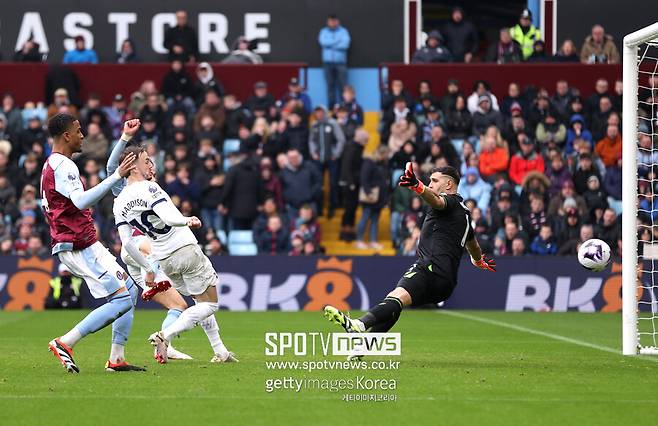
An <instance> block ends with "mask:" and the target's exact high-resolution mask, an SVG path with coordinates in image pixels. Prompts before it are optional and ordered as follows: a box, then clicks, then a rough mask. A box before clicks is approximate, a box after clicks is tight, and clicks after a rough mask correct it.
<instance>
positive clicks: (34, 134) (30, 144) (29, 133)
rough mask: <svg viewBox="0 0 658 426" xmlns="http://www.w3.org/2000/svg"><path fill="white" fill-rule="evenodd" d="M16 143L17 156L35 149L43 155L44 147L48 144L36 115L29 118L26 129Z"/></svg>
mask: <svg viewBox="0 0 658 426" xmlns="http://www.w3.org/2000/svg"><path fill="white" fill-rule="evenodd" d="M18 142H19V143H18V146H16V145H15V147H16V148H19V149H16V150H15V151H16V154H17V155H18V156H20V155H21V154H28V153H30V152H33V151H34V150H35V148H37V150H39V151H40V152H41V153H42V154H43V150H44V147H45V146H46V143H47V142H48V135H47V134H46V131H45V130H44V129H43V126H42V124H41V120H40V119H39V116H38V115H33V116H31V117H30V118H29V120H28V122H27V128H26V129H25V130H23V131H22V132H21V134H20V136H19V137H18ZM12 151H14V150H12Z"/></svg>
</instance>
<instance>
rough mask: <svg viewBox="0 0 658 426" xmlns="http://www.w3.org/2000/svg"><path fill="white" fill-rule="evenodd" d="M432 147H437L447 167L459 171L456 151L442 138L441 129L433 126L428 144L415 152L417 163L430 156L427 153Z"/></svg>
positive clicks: (446, 139) (445, 138) (448, 141)
mask: <svg viewBox="0 0 658 426" xmlns="http://www.w3.org/2000/svg"><path fill="white" fill-rule="evenodd" d="M434 145H436V146H438V148H439V150H440V155H441V156H442V157H444V158H445V159H446V161H447V162H448V165H450V166H452V167H454V168H455V169H457V170H459V166H460V161H459V154H457V150H456V149H455V147H454V146H453V145H452V143H451V142H450V140H448V138H447V137H445V136H444V134H443V127H441V126H435V127H434V128H432V131H431V133H430V140H429V141H428V143H427V144H424V145H423V146H421V147H420V148H419V149H418V150H417V154H418V160H419V162H424V161H425V160H426V158H427V156H428V155H430V154H431V153H430V152H428V151H431V150H432V147H433V146H434ZM403 168H404V167H403Z"/></svg>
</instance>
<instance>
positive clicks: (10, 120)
mask: <svg viewBox="0 0 658 426" xmlns="http://www.w3.org/2000/svg"><path fill="white" fill-rule="evenodd" d="M177 18H178V19H179V25H178V26H177V27H173V28H172V29H171V30H170V32H168V33H167V35H166V37H165V42H166V44H167V43H168V44H167V47H168V48H169V49H170V58H169V59H170V61H171V68H170V70H169V72H168V73H167V74H166V75H165V76H164V78H163V79H162V81H158V82H155V81H150V80H148V81H144V82H143V84H142V85H141V87H139V88H136V90H135V92H134V93H133V94H132V95H131V96H130V98H129V99H128V98H124V96H122V95H121V94H117V95H116V96H115V97H114V99H113V102H112V104H111V105H101V102H100V99H99V97H98V96H96V95H94V94H93V93H92V94H90V95H89V97H88V98H87V99H86V100H84V102H78V101H76V100H74V99H72V98H71V96H70V94H71V92H72V91H74V90H75V84H74V83H75V82H74V81H73V82H72V83H71V84H70V85H67V84H63V85H61V86H58V87H52V89H53V90H52V96H51V97H52V99H47V100H46V104H43V103H41V102H38V101H37V100H35V101H36V102H28V103H26V104H25V105H23V106H19V105H16V103H15V102H14V98H13V97H12V95H11V94H5V95H4V97H3V98H2V109H1V112H0V206H1V207H0V208H1V209H2V213H3V221H2V222H1V223H0V254H20V255H24V254H28V255H30V254H35V255H47V254H48V253H49V236H48V227H47V225H46V224H45V222H44V217H43V214H42V213H41V210H40V200H39V198H40V197H39V194H38V193H37V191H38V188H39V179H40V174H41V173H40V170H41V166H42V164H43V162H44V160H45V158H46V157H47V156H48V155H49V153H50V145H49V143H50V142H49V137H48V135H47V133H46V131H45V130H44V125H45V123H46V121H47V119H48V117H50V116H52V115H53V114H55V113H57V112H69V113H71V114H74V115H75V116H77V117H79V119H80V121H81V124H82V126H83V129H84V133H85V134H86V141H85V143H84V146H83V153H82V155H81V156H80V157H79V158H78V159H77V162H78V164H79V165H80V169H81V171H82V176H83V179H84V181H85V183H86V185H87V186H93V185H95V184H97V183H98V182H99V181H100V180H101V179H103V178H104V177H105V176H106V171H105V162H106V160H107V157H108V154H109V151H110V150H111V149H112V146H113V142H114V141H115V140H116V139H117V138H118V137H119V136H120V133H121V126H122V123H123V121H125V120H126V119H129V118H133V117H137V118H140V119H141V122H142V126H141V129H140V130H139V133H138V134H137V136H136V137H135V138H134V141H135V142H137V143H141V144H144V145H145V146H146V147H147V150H148V153H149V155H150V156H151V158H152V159H153V160H154V163H155V164H156V165H157V169H158V181H159V183H160V184H161V185H162V187H163V188H164V189H165V190H166V191H167V192H168V193H169V194H170V195H171V197H172V199H173V200H174V202H175V203H176V204H177V205H178V206H179V208H180V209H181V211H182V212H183V213H184V214H186V215H191V214H196V215H199V216H200V217H201V218H202V220H203V222H204V223H205V225H206V226H205V227H204V228H203V231H202V232H199V233H198V235H197V237H198V239H199V241H200V242H201V243H202V244H203V246H204V247H205V251H206V252H207V253H208V254H209V255H218V254H226V253H227V252H228V250H227V240H226V235H227V233H228V232H229V231H231V230H251V231H252V232H253V242H254V244H255V246H256V247H257V251H258V252H259V253H270V254H289V255H309V254H314V253H319V252H321V251H322V237H321V229H320V225H319V222H318V216H320V215H323V214H326V215H327V216H329V217H333V216H334V214H335V212H336V210H337V209H339V208H342V209H343V216H342V219H341V220H342V222H341V225H342V231H341V239H344V240H346V241H355V245H356V246H357V247H358V248H366V247H368V246H370V247H372V248H376V249H379V248H381V244H380V243H379V240H378V237H377V229H378V223H379V219H380V214H381V213H382V211H390V215H391V217H390V224H391V229H390V232H391V237H392V240H393V244H394V245H395V247H396V249H397V251H398V253H399V254H402V255H409V256H412V255H414V254H415V249H416V245H417V243H418V238H419V236H420V226H421V224H422V221H423V218H424V214H425V212H424V206H423V204H422V202H421V201H420V199H419V198H418V197H416V196H415V195H414V194H413V193H412V192H410V191H408V190H406V189H403V188H400V187H398V186H397V185H396V182H397V179H398V177H399V176H400V174H401V173H402V169H403V168H404V165H405V164H406V162H409V161H410V162H412V163H413V164H414V168H415V170H416V171H417V173H418V175H419V176H420V175H422V176H423V179H425V181H426V182H427V180H426V179H427V174H428V172H429V170H430V169H431V168H432V167H433V166H441V165H451V166H454V167H456V168H457V169H458V170H460V172H461V175H462V180H461V182H460V185H459V193H460V194H461V195H462V196H463V198H464V200H465V204H466V205H467V206H468V207H469V208H470V209H471V212H472V220H473V227H474V229H475V231H476V234H477V236H478V239H479V241H480V244H481V245H482V247H483V249H484V251H485V252H487V253H490V254H494V255H497V256H499V255H512V256H519V255H524V254H536V255H564V254H575V253H576V250H577V247H578V245H579V243H580V242H582V241H584V240H586V239H589V238H592V237H597V238H601V239H603V240H605V241H607V242H608V243H609V244H610V246H611V247H612V248H613V251H614V252H616V253H617V254H619V250H620V239H621V233H620V221H619V215H620V214H621V116H620V112H621V97H622V84H621V81H619V80H618V81H614V82H609V81H607V80H605V79H599V80H597V81H596V82H592V83H593V84H594V87H595V92H594V94H593V95H591V96H589V97H587V98H582V97H581V96H580V94H579V93H578V91H577V90H575V89H574V88H571V87H570V86H569V83H568V81H567V80H566V79H565V80H560V81H558V82H557V85H556V87H555V88H536V87H533V86H528V87H520V86H519V85H518V84H516V83H511V84H510V85H509V87H508V90H507V93H495V94H494V93H492V91H491V89H490V87H489V84H488V83H487V81H486V80H480V81H478V82H476V83H475V84H474V85H473V87H463V86H462V85H461V84H460V82H459V81H458V80H457V79H451V80H449V81H448V82H447V85H446V87H443V88H439V87H431V85H430V83H429V82H428V81H423V82H421V83H420V84H419V85H418V88H417V93H418V96H412V95H411V92H410V91H409V90H408V88H406V87H405V86H404V83H403V82H402V81H400V80H393V81H392V82H391V83H390V85H389V86H388V87H387V88H386V90H384V91H383V93H382V97H381V99H382V100H381V113H382V114H381V123H380V129H379V130H380V136H381V144H380V146H379V147H377V149H376V150H375V151H374V153H371V154H364V148H365V146H366V145H367V143H368V138H369V135H368V132H366V131H365V130H364V129H363V128H362V125H363V122H364V113H363V110H362V108H361V106H360V105H359V103H358V101H357V98H356V93H355V90H354V89H353V88H352V87H351V86H349V85H344V84H341V90H339V92H338V93H336V97H337V98H338V99H337V101H336V102H335V103H333V104H332V106H331V108H329V109H327V108H325V107H323V106H315V107H314V106H313V105H312V100H311V99H310V98H309V96H308V95H307V94H306V93H305V92H304V90H303V87H302V86H301V85H300V82H299V81H298V80H297V79H296V78H292V79H291V80H290V81H289V85H288V90H287V91H286V93H270V91H269V90H268V86H267V84H266V83H265V82H264V81H260V82H257V83H256V84H255V85H254V86H253V94H252V95H251V96H250V97H249V98H247V99H237V98H236V96H234V95H232V94H231V92H230V88H225V87H224V86H223V85H222V82H221V81H219V80H217V79H216V78H215V77H214V75H213V69H212V67H211V66H210V65H209V64H208V63H206V62H199V63H198V65H197V66H196V75H195V76H191V75H188V73H187V72H186V70H185V67H184V64H185V63H186V62H188V61H190V60H196V59H198V56H197V55H198V54H197V51H196V47H195V46H196V42H195V37H194V34H193V29H191V28H190V27H188V26H187V24H186V16H183V15H180V14H178V13H177ZM332 19H334V20H337V18H336V17H330V18H329V21H331V20H332ZM466 24H468V23H467V22H464V14H463V10H461V9H459V8H455V9H454V11H453V13H452V21H451V23H448V24H447V26H446V28H444V29H442V31H443V32H438V31H436V32H434V31H433V32H430V34H429V37H428V40H427V45H426V46H425V47H424V48H423V49H420V50H419V51H418V52H417V53H416V54H415V55H414V61H415V62H437V61H438V62H441V61H443V60H444V59H438V58H439V57H440V56H441V57H443V58H448V59H446V60H457V61H466V62H469V61H471V60H473V56H474V54H475V50H473V49H475V48H476V45H477V38H476V37H475V38H474V35H476V32H475V30H474V28H473V27H472V25H471V24H468V25H466ZM338 25H339V24H338ZM464 27H465V29H464ZM517 27H518V28H517ZM538 34H539V33H538V31H537V30H536V28H534V27H532V26H531V24H530V16H529V12H528V11H527V10H526V11H524V12H523V13H522V15H521V17H520V21H519V25H517V26H515V27H512V28H511V29H508V30H505V31H501V34H500V41H499V43H498V44H495V45H493V46H492V47H491V48H490V49H489V55H488V56H487V58H488V59H489V60H491V61H492V62H498V63H508V62H515V61H520V60H548V59H549V58H547V57H546V56H545V55H544V54H543V50H542V49H543V45H542V46H539V45H540V43H541V40H539V39H538ZM347 37H348V39H349V35H347ZM608 41H610V39H609V38H608V37H607V36H605V33H604V31H603V28H601V27H600V26H595V27H594V28H593V29H592V34H591V35H590V36H589V37H588V38H587V40H586V41H585V43H584V45H583V48H582V51H581V55H580V59H581V60H582V61H583V62H616V61H618V60H619V55H618V52H616V49H614V50H612V49H611V48H610V46H609V45H607V42H608ZM347 42H348V43H349V40H348V41H347ZM568 42H569V41H566V42H565V43H564V44H563V46H562V48H561V49H560V53H558V55H557V57H556V58H554V59H555V60H558V61H561V60H565V61H566V60H569V61H570V60H574V61H577V60H578V56H577V55H576V50H575V47H574V46H573V43H568ZM28 43H29V42H28ZM76 43H77V47H76V51H75V52H72V53H71V52H69V53H67V56H66V57H65V60H64V62H68V63H73V62H81V61H82V62H94V58H95V57H96V55H95V53H93V52H92V53H93V54H92V53H90V51H89V49H86V48H85V46H84V40H83V39H79V40H77V41H76ZM539 47H542V49H539ZM612 47H614V44H612ZM459 48H461V50H460V49H459ZM32 50H34V46H26V47H25V48H24V49H23V50H21V51H19V52H17V56H18V55H19V54H20V55H23V56H21V57H20V58H18V60H30V59H28V58H32V60H40V59H39V58H38V55H31V53H30V52H31V51H32ZM37 51H38V48H37ZM33 53H34V52H33ZM254 55H256V54H255V53H253V51H252V50H251V46H250V43H249V41H248V40H245V39H239V40H238V41H237V43H236V45H235V50H234V52H232V53H231V55H229V57H233V59H234V60H235V61H237V62H242V63H257V62H254V61H258V60H259V59H260V58H256V56H257V55H256V56H254ZM540 56H541V57H543V58H544V59H538V58H539V57H540ZM21 58H22V59H21ZM134 60H137V56H136V52H135V51H134V47H133V44H132V42H131V41H130V40H126V42H125V43H124V44H123V47H122V50H121V53H120V54H119V56H118V57H117V61H118V62H121V63H127V62H132V61H134ZM260 61H262V59H260ZM334 65H335V64H334ZM338 68H340V67H338ZM325 71H327V70H325ZM331 72H333V71H331ZM336 72H337V73H338V74H337V76H338V77H336V78H337V79H338V81H339V82H341V80H340V78H342V77H340V73H341V72H342V70H341V69H338V71H336ZM73 80H74V77H73ZM651 83H652V86H651V87H655V86H658V81H652V82H651ZM654 83H655V84H654ZM654 96H655V94H654V93H653V91H651V90H650V91H648V93H644V94H641V97H642V98H643V99H650V100H652V99H654ZM76 104H77V105H76ZM648 113H650V111H648V112H647V114H648ZM640 131H641V137H640V139H639V141H638V143H639V149H640V156H641V158H644V159H645V160H646V161H644V162H645V163H651V162H655V158H654V156H655V153H654V152H653V151H652V147H653V143H654V142H653V139H652V135H651V132H650V129H649V128H648V127H647V126H646V124H645V122H643V123H641V127H640ZM325 172H327V174H328V182H329V186H328V188H324V185H323V182H324V178H323V176H324V173H325ZM643 173H645V174H646V175H647V176H648V175H649V174H650V173H653V170H652V168H651V167H647V168H645V170H643ZM640 191H641V193H642V194H643V195H642V196H641V197H640V205H641V206H642V205H646V203H650V202H651V199H652V197H653V189H652V188H651V187H650V186H648V185H646V184H644V185H643V182H642V181H641V182H640ZM325 192H326V193H327V197H324V195H325ZM325 198H326V200H325ZM359 206H360V207H362V215H361V218H360V220H359V222H358V224H357V223H356V217H357V215H356V211H357V208H358V207H359ZM385 207H389V210H385ZM94 219H95V222H96V224H97V227H98V233H99V236H100V238H101V239H102V240H103V241H104V242H106V244H107V245H108V246H109V247H110V248H111V249H112V250H114V251H115V252H116V253H118V252H119V249H120V245H119V244H120V243H119V238H118V236H117V234H116V231H115V229H114V226H113V225H114V223H113V220H112V198H111V196H107V197H105V198H104V199H103V200H102V201H101V202H100V203H99V204H98V206H96V208H95V209H94ZM368 229H369V232H368ZM366 233H368V234H369V244H368V243H366V238H365V235H366Z"/></svg>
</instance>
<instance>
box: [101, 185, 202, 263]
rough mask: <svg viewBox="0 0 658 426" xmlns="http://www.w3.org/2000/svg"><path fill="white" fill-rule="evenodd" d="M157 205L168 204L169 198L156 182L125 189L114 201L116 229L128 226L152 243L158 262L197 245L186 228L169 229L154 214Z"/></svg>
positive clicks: (192, 235) (194, 238)
mask: <svg viewBox="0 0 658 426" xmlns="http://www.w3.org/2000/svg"><path fill="white" fill-rule="evenodd" d="M158 203H171V205H172V207H174V208H175V206H174V204H173V202H172V201H171V198H169V195H167V193H166V192H164V191H163V190H162V188H160V185H158V184H157V183H155V182H150V181H146V180H145V181H140V182H134V183H132V184H130V185H126V186H125V187H124V188H123V190H122V191H121V193H120V194H119V196H118V197H116V198H115V199H114V209H113V211H114V220H115V221H116V224H117V227H118V226H120V225H122V224H126V223H127V224H128V225H130V226H132V227H133V228H136V229H138V230H139V231H141V232H142V234H144V235H146V236H147V237H148V238H149V239H150V240H151V253H152V255H153V257H154V258H155V259H157V260H162V259H165V258H167V257H169V256H171V254H172V253H173V252H175V251H176V250H178V249H179V248H181V247H183V246H186V245H189V244H197V243H198V242H197V239H196V237H195V236H194V234H193V233H192V231H191V230H190V228H188V227H187V226H169V225H167V224H165V223H164V222H163V221H162V219H160V217H159V216H158V215H157V214H155V212H154V211H153V206H154V205H156V204H158Z"/></svg>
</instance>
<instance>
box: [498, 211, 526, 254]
mask: <svg viewBox="0 0 658 426" xmlns="http://www.w3.org/2000/svg"><path fill="white" fill-rule="evenodd" d="M517 238H520V239H521V240H525V235H524V234H523V231H521V230H520V229H519V224H518V223H517V222H516V220H515V219H511V220H509V221H507V222H506V223H505V225H504V227H503V228H501V229H499V230H498V234H497V235H496V242H495V249H494V254H495V255H497V256H499V255H501V256H504V255H512V254H513V250H512V244H513V243H512V242H513V241H514V240H515V239H517ZM516 245H517V252H518V248H519V244H518V243H517V244H516ZM523 250H525V246H523Z"/></svg>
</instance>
